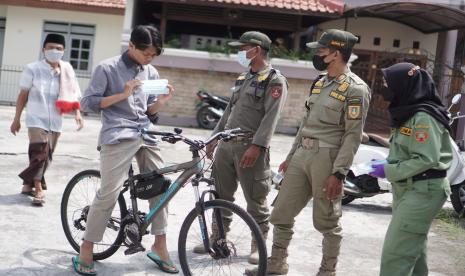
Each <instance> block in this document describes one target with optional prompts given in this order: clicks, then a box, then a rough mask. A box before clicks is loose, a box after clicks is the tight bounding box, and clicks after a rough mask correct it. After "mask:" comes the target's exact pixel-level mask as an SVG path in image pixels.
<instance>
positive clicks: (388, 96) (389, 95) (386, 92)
mask: <svg viewBox="0 0 465 276" xmlns="http://www.w3.org/2000/svg"><path fill="white" fill-rule="evenodd" d="M379 94H381V96H382V97H383V99H384V100H385V101H387V102H391V101H392V99H394V93H393V92H392V91H391V89H389V87H386V86H384V85H383V86H382V87H381V89H380V90H379Z"/></svg>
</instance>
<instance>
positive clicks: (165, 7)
mask: <svg viewBox="0 0 465 276" xmlns="http://www.w3.org/2000/svg"><path fill="white" fill-rule="evenodd" d="M161 5H162V6H161V18H160V34H161V37H162V39H163V41H165V42H166V22H167V19H166V14H167V10H168V4H166V3H162V4H161Z"/></svg>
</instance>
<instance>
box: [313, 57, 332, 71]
mask: <svg viewBox="0 0 465 276" xmlns="http://www.w3.org/2000/svg"><path fill="white" fill-rule="evenodd" d="M327 56H328V55H326V56H319V55H314V56H313V59H312V62H313V67H315V69H316V70H318V71H325V70H326V69H327V68H328V65H329V63H326V62H325V61H324V59H325V58H326V57H327Z"/></svg>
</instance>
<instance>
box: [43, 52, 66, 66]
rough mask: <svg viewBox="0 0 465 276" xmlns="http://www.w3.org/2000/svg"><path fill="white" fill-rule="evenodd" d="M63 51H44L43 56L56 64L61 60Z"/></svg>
mask: <svg viewBox="0 0 465 276" xmlns="http://www.w3.org/2000/svg"><path fill="white" fill-rule="evenodd" d="M64 53H65V52H64V51H59V50H57V49H51V50H45V51H44V56H45V59H47V60H48V61H49V62H52V63H56V62H58V61H60V60H61V58H62V57H63V54H64Z"/></svg>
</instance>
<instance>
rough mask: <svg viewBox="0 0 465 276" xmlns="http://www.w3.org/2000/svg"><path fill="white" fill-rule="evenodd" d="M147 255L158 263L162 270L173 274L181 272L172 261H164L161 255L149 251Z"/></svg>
mask: <svg viewBox="0 0 465 276" xmlns="http://www.w3.org/2000/svg"><path fill="white" fill-rule="evenodd" d="M147 257H149V259H150V260H152V261H153V262H154V263H156V264H157V265H158V268H160V270H161V271H164V272H166V273H171V274H176V273H179V270H178V268H177V267H176V265H174V263H173V262H172V261H163V260H162V259H161V258H160V256H158V255H157V254H155V253H153V252H149V253H147Z"/></svg>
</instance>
